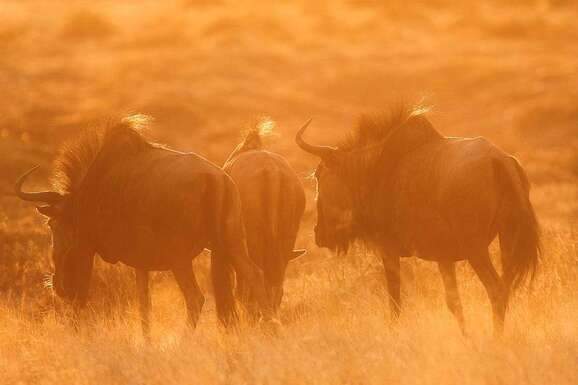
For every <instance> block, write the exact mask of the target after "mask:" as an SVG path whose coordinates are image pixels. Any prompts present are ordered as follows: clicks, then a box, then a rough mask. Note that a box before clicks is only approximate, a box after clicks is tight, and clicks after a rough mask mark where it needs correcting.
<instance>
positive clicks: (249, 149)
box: [223, 123, 305, 311]
mask: <svg viewBox="0 0 578 385" xmlns="http://www.w3.org/2000/svg"><path fill="white" fill-rule="evenodd" d="M263 125H264V123H262V124H261V125H259V126H257V127H255V128H253V129H251V130H249V132H248V133H247V135H246V136H245V139H244V140H243V141H242V142H241V143H240V144H239V145H238V146H237V147H236V148H235V150H234V151H233V152H232V153H231V155H230V156H229V158H228V159H227V161H226V162H225V165H224V166H223V168H224V169H225V171H227V173H228V174H229V175H230V176H231V178H233V180H234V181H235V183H236V184H237V188H238V189H239V194H240V197H241V206H242V207H243V219H244V223H245V229H246V233H247V246H248V248H249V256H250V257H251V258H252V260H253V262H255V263H256V264H257V265H258V266H259V267H260V268H261V269H262V270H263V273H264V280H265V292H266V295H267V300H268V301H269V304H270V305H271V306H272V308H273V310H274V311H277V310H278V308H279V305H280V304H281V299H282V297H283V281H284V279H285V270H286V268H287V264H288V262H289V261H290V260H292V259H294V258H297V257H299V256H300V255H302V254H303V253H304V252H305V250H293V247H294V245H295V240H296V238H297V232H298V230H299V222H300V221H301V217H302V216H303V211H304V210H305V191H304V189H303V185H302V184H301V181H300V180H299V178H298V177H297V174H295V171H293V169H292V168H291V166H289V164H288V163H287V161H286V160H285V159H284V158H283V157H281V156H280V155H278V154H274V153H272V152H269V151H266V150H264V149H263V142H262V132H261V131H260V129H261V128H262V127H263ZM238 286H239V292H240V297H241V298H244V297H246V294H245V293H243V292H244V291H246V286H247V283H246V282H245V280H244V279H243V278H240V279H239V280H238Z"/></svg>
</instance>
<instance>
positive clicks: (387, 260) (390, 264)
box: [382, 255, 401, 321]
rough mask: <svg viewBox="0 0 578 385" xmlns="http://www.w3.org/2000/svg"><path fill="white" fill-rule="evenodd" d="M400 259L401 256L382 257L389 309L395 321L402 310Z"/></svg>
mask: <svg viewBox="0 0 578 385" xmlns="http://www.w3.org/2000/svg"><path fill="white" fill-rule="evenodd" d="M400 259H401V258H400V257H399V256H390V255H384V256H383V257H382V260H383V267H384V268H385V277H386V279H387V293H388V295H389V311H390V313H391V319H392V320H393V321H397V319H398V318H399V313H400V310H401V279H400Z"/></svg>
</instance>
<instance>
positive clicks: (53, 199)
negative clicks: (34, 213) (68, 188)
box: [14, 166, 62, 204]
mask: <svg viewBox="0 0 578 385" xmlns="http://www.w3.org/2000/svg"><path fill="white" fill-rule="evenodd" d="M38 167H40V166H34V167H32V168H31V169H30V170H28V171H27V172H25V173H24V174H22V176H21V177H20V178H18V180H17V181H16V184H15V185H14V192H15V193H16V196H17V197H18V198H20V199H22V200H24V201H28V202H45V203H49V204H50V203H57V202H59V201H60V200H61V199H62V195H60V194H59V193H57V192H54V191H39V192H24V191H22V184H23V183H24V181H25V180H26V178H27V177H28V176H29V175H30V174H32V173H33V172H34V171H36V170H37V169H38Z"/></svg>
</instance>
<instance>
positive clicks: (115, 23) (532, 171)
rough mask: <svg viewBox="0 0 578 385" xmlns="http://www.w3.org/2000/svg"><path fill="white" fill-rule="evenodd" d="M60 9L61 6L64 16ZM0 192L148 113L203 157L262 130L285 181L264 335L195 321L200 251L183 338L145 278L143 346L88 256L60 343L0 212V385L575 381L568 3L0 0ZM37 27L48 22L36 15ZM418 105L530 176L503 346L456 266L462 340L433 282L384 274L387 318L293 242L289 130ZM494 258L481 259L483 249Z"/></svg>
mask: <svg viewBox="0 0 578 385" xmlns="http://www.w3.org/2000/svg"><path fill="white" fill-rule="evenodd" d="M71 4H72V5H71ZM0 15H2V23H1V24H0V54H1V55H0V84H2V85H3V87H2V89H3V92H2V93H0V112H1V113H0V175H1V176H2V178H0V192H3V191H6V190H8V189H10V185H11V183H12V181H13V180H14V179H15V176H16V175H17V174H19V173H20V172H22V171H23V170H24V169H26V168H27V167H28V166H30V165H32V164H34V163H42V164H43V165H45V166H46V167H43V170H44V172H45V174H44V175H39V176H38V179H36V180H35V181H34V182H35V183H34V182H33V183H32V184H31V185H32V186H31V187H35V186H42V185H45V183H44V181H45V179H44V178H45V177H46V176H47V172H48V165H49V163H50V160H51V158H52V156H53V153H54V150H55V148H56V146H57V144H58V143H60V142H61V141H62V140H63V139H64V138H66V137H68V136H69V135H72V134H74V133H75V132H76V131H77V130H78V129H79V128H81V127H83V126H85V125H87V124H92V123H93V122H95V121H96V120H98V119H100V118H102V117H103V116H105V115H108V114H113V113H117V112H119V111H121V112H122V111H138V112H143V113H148V114H151V115H153V116H155V118H156V122H157V127H156V128H155V129H154V130H153V132H152V133H151V135H153V136H154V137H155V139H160V140H161V141H164V142H166V143H168V144H170V145H171V146H174V147H176V148H180V149H192V150H195V151H197V152H199V153H201V154H203V155H205V156H206V157H208V158H209V159H211V160H214V161H215V162H217V163H221V162H222V161H223V160H224V159H225V158H226V156H227V155H228V153H229V152H230V150H231V149H232V148H233V146H234V145H235V144H236V143H237V140H238V138H239V131H240V129H241V128H243V127H244V126H245V124H246V123H247V122H251V121H253V120H254V119H255V118H256V117H258V116H262V115H267V116H271V117H272V118H273V119H275V120H276V121H277V126H278V128H279V134H280V135H279V137H278V138H277V140H276V141H275V142H274V143H272V147H273V149H274V150H276V151H278V152H280V153H282V154H284V155H286V156H287V158H288V159H289V161H290V162H291V163H292V164H293V165H294V167H295V168H296V169H297V171H298V172H299V174H300V175H301V176H303V178H304V183H305V185H306V187H307V196H308V207H307V211H306V215H305V218H304V221H303V225H302V232H301V234H300V239H299V241H298V243H299V244H298V246H299V247H307V248H308V249H309V253H308V254H307V255H306V256H305V257H303V258H301V259H300V260H297V261H295V262H294V263H293V265H292V266H291V268H290V271H289V277H288V280H287V284H286V296H285V300H284V303H283V305H282V312H281V320H282V322H283V328H282V329H281V331H280V333H279V334H278V335H276V336H271V335H269V334H267V333H265V332H263V331H261V330H259V329H251V328H249V327H247V326H241V327H240V328H239V329H238V330H235V331H230V332H225V331H223V330H221V329H219V328H218V327H217V324H216V319H215V314H214V305H213V303H212V298H211V292H210V288H209V286H210V285H209V278H208V276H207V265H208V262H207V256H206V255H202V256H201V257H199V258H198V260H197V261H195V264H196V266H197V270H198V271H199V276H200V277H199V278H200V281H201V284H202V286H203V287H204V288H205V289H206V290H205V292H206V293H207V298H208V301H207V304H206V307H205V309H204V312H203V315H202V318H201V321H200V324H199V326H198V328H197V330H196V331H195V332H194V333H192V334H190V333H188V332H187V331H186V330H185V328H184V323H185V320H184V315H185V314H184V305H183V302H182V299H181V297H180V294H179V293H178V291H177V289H176V285H175V284H174V282H173V281H172V279H170V276H169V275H167V274H164V273H158V274H156V275H155V277H154V281H155V282H154V290H153V292H154V297H153V304H154V305H153V309H154V311H153V313H154V323H153V342H152V344H150V345H147V344H144V343H143V341H142V339H141V337H140V333H139V323H138V320H137V311H136V310H137V309H136V306H135V303H134V298H133V297H134V296H133V291H134V284H133V282H132V279H131V278H132V272H131V271H130V269H128V268H125V267H122V266H116V265H114V266H112V265H106V264H104V263H98V265H97V269H96V271H95V277H94V285H93V290H92V292H91V300H90V304H91V308H90V309H89V310H88V311H87V312H86V314H85V320H84V321H85V322H83V326H82V327H81V329H80V330H79V331H78V332H75V331H74V330H73V329H72V328H71V327H70V326H69V324H68V321H67V317H66V311H67V309H66V307H65V306H63V305H62V304H61V303H60V302H59V301H58V299H56V298H54V297H52V295H51V293H50V292H49V291H48V290H46V289H44V288H43V287H42V279H43V275H44V274H45V273H46V272H47V271H50V261H49V250H48V235H47V229H46V227H45V226H44V224H43V221H42V219H41V218H39V217H38V216H37V215H36V213H35V212H34V211H33V209H32V208H31V207H30V206H29V205H26V204H24V203H20V202H16V201H15V200H14V199H13V198H10V197H0V383H2V384H4V383H6V384H53V383H59V384H84V383H86V384H94V383H106V384H117V383H118V384H127V383H128V384H133V383H134V384H141V383H142V384H145V383H146V384H157V383H158V384H172V383H174V384H181V383H196V384H213V383H219V384H220V383H231V384H243V383H247V384H254V383H260V384H281V383H291V384H293V383H297V384H302V383H315V384H339V383H346V384H371V383H376V384H383V383H400V384H401V383H403V384H441V383H444V384H454V383H455V384H463V383H467V384H574V383H576V382H577V381H578V343H577V342H576V341H578V322H577V321H576V320H577V319H578V299H577V297H576V293H577V292H578V249H577V245H578V231H577V228H578V226H577V224H578V183H577V182H578V172H577V170H578V168H577V165H578V161H577V159H578V158H577V157H576V154H577V153H578V108H577V107H576V100H578V73H577V72H576V68H578V47H577V46H576V44H575V41H576V39H577V38H578V30H577V29H576V26H575V20H576V16H577V14H576V10H575V7H574V4H573V2H572V1H561V0H558V1H553V0H551V1H535V2H528V1H517V2H508V5H504V4H502V2H499V1H497V0H496V1H490V2H472V3H471V4H468V3H467V2H460V3H459V4H454V3H453V2H451V1H449V0H436V1H427V2H426V1H415V2H402V1H393V2H387V3H384V4H380V3H377V2H376V3H373V2H359V4H357V3H356V5H354V4H353V2H347V1H331V2H328V1H327V2H325V1H322V2H312V1H304V0H303V1H293V2H285V3H283V4H279V5H275V6H272V5H264V4H261V3H257V2H254V1H242V2H238V1H234V2H233V1H228V0H223V1H220V2H209V1H204V0H203V1H185V0H182V1H180V0H173V1H166V2H157V1H151V0H148V1H142V2H132V1H122V2H120V1H115V2H113V1H104V0H103V1H101V2H98V3H95V4H94V5H93V4H92V3H88V2H82V1H75V2H65V1H55V0H51V1H48V0H29V1H26V2H22V1H15V0H4V1H1V2H0ZM47 15H48V16H50V17H47ZM424 96H425V97H426V101H427V102H431V103H434V104H435V109H434V115H433V117H432V119H433V121H434V123H435V124H436V126H438V127H439V128H440V130H441V131H442V132H445V133H447V134H452V135H484V136H486V137H488V138H489V139H490V140H492V141H494V142H495V143H497V144H498V145H500V146H501V147H503V148H504V149H506V150H507V151H510V152H512V153H514V154H515V155H516V156H518V157H519V158H520V160H521V161H522V163H523V164H524V165H525V167H526V168H527V170H528V172H529V175H530V179H531V181H532V183H533V186H534V188H533V191H532V200H533V202H534V204H535V207H536V210H537V213H538V217H539V218H540V220H541V223H542V226H543V232H544V236H543V241H544V250H545V253H544V256H543V259H542V263H541V267H540V271H539V275H538V276H537V280H536V282H535V284H534V286H533V289H532V290H528V289H527V288H524V289H523V290H521V291H520V292H519V293H517V295H516V296H515V298H514V299H513V301H512V305H511V309H510V312H509V316H508V320H507V327H506V333H505V336H504V338H503V339H501V340H499V341H496V340H494V339H493V338H492V328H491V314H490V305H489V302H488V300H487V298H486V295H485V292H484V290H483V288H482V287H481V284H480V283H479V281H478V280H477V278H475V276H474V273H473V272H472V271H471V269H470V268H469V267H468V266H467V265H466V264H460V266H459V277H458V279H459V281H460V290H461V293H462V299H463V302H464V307H465V312H466V319H467V323H468V325H469V329H470V335H469V337H468V338H464V337H463V336H462V335H461V334H460V333H459V330H458V327H457V325H456V323H455V321H454V320H453V318H452V316H451V315H450V313H449V311H447V309H446V307H445V303H444V296H443V289H442V285H441V280H440V277H439V275H438V273H437V270H436V267H435V266H434V265H432V264H430V263H426V262H423V261H418V260H414V259H407V260H405V261H404V264H403V298H404V301H405V305H404V312H403V315H402V318H401V320H400V322H399V324H398V325H391V324H390V322H389V309H388V306H387V300H386V298H385V289H384V287H383V277H382V271H381V267H380V265H379V263H378V262H377V260H376V259H375V258H373V257H372V256H371V255H366V254H364V253H362V252H357V253H351V254H350V255H349V256H348V257H347V258H337V257H332V256H331V255H329V254H328V253H326V252H324V251H323V250H319V249H317V248H316V247H315V246H314V243H313V240H312V224H313V223H314V220H315V213H314V204H313V200H312V191H313V188H312V187H313V186H312V184H311V182H310V181H309V180H307V179H306V176H307V175H308V174H309V173H310V171H311V169H312V168H313V167H314V165H315V160H314V159H312V158H311V157H309V156H308V155H304V154H303V153H301V152H300V151H298V149H297V148H296V147H295V145H294V144H293V141H292V135H293V134H294V132H295V130H296V128H297V127H298V125H299V124H300V123H302V122H303V121H305V120H306V119H307V118H308V117H310V116H313V117H314V118H315V120H314V124H313V126H312V128H311V132H310V134H309V135H311V136H312V137H313V138H314V139H317V140H320V141H321V140H324V141H327V142H332V141H333V142H335V141H336V139H337V137H338V136H340V135H341V134H342V133H343V132H344V130H346V129H347V127H348V126H350V125H351V124H352V123H353V121H354V118H355V115H356V114H357V113H360V112H372V111H376V110H379V109H382V108H386V107H387V105H388V104H389V103H391V102H392V101H396V100H397V99H399V98H400V97H401V98H406V99H411V100H415V99H420V98H421V97H424ZM494 254H495V253H494Z"/></svg>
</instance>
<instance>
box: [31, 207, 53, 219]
mask: <svg viewBox="0 0 578 385" xmlns="http://www.w3.org/2000/svg"><path fill="white" fill-rule="evenodd" d="M36 210H37V211H38V212H39V213H40V214H42V215H44V216H46V217H49V218H52V217H53V216H55V215H56V214H58V206H57V205H45V206H36Z"/></svg>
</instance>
